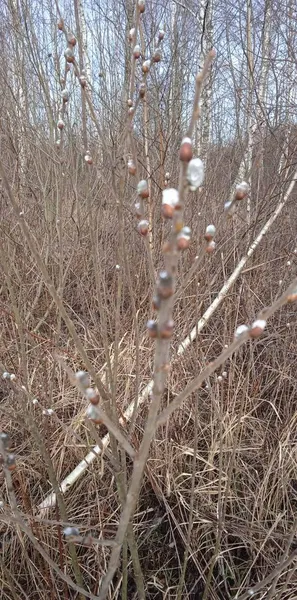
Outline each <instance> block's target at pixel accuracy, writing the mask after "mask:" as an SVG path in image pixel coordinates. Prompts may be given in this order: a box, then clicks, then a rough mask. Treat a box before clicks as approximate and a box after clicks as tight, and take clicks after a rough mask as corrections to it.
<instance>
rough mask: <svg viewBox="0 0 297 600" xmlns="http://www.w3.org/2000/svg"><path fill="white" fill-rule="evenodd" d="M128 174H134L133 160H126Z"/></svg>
mask: <svg viewBox="0 0 297 600" xmlns="http://www.w3.org/2000/svg"><path fill="white" fill-rule="evenodd" d="M128 173H129V174H130V175H135V174H136V166H135V164H134V162H133V160H128Z"/></svg>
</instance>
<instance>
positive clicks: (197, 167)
mask: <svg viewBox="0 0 297 600" xmlns="http://www.w3.org/2000/svg"><path fill="white" fill-rule="evenodd" d="M203 179H204V165H203V162H202V160H201V158H192V160H190V162H189V164H188V170H187V180H188V183H189V186H190V190H191V191H193V192H194V191H195V190H197V189H198V188H199V187H200V186H201V184H202V183H203Z"/></svg>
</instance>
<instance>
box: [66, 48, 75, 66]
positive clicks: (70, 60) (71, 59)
mask: <svg viewBox="0 0 297 600" xmlns="http://www.w3.org/2000/svg"><path fill="white" fill-rule="evenodd" d="M64 56H65V58H66V60H67V62H68V63H73V62H74V54H73V52H72V50H71V48H67V50H65V52H64Z"/></svg>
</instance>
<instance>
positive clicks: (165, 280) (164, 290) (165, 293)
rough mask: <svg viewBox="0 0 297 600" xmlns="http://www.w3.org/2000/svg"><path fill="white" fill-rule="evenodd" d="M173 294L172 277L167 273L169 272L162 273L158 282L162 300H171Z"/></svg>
mask: <svg viewBox="0 0 297 600" xmlns="http://www.w3.org/2000/svg"><path fill="white" fill-rule="evenodd" d="M173 293H174V289H173V280H172V277H171V275H170V274H169V273H167V271H161V272H160V275H159V281H158V294H159V296H160V298H162V299H163V300H166V299H167V298H170V296H172V295H173Z"/></svg>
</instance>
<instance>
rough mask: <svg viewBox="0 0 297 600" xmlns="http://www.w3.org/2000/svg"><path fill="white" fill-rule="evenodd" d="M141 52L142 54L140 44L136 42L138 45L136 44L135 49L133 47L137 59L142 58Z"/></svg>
mask: <svg viewBox="0 0 297 600" xmlns="http://www.w3.org/2000/svg"><path fill="white" fill-rule="evenodd" d="M140 54H141V50H140V46H138V44H136V46H134V49H133V56H134V58H135V59H137V58H140Z"/></svg>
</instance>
